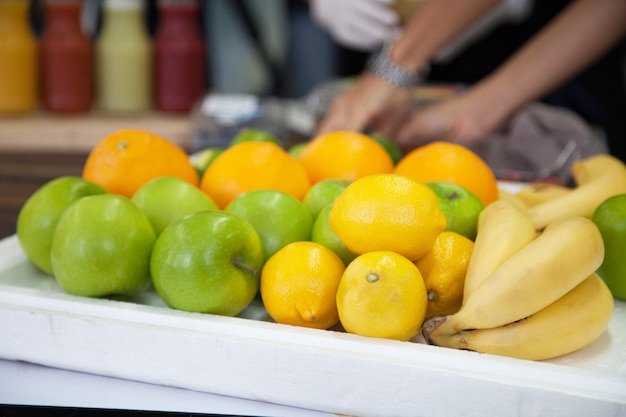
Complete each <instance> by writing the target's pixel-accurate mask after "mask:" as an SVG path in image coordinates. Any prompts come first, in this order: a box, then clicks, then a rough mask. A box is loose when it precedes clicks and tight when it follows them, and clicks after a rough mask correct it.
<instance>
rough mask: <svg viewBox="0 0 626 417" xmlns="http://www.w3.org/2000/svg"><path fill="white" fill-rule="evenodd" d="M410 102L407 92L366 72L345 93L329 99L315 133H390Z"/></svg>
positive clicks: (406, 111) (405, 112)
mask: <svg viewBox="0 0 626 417" xmlns="http://www.w3.org/2000/svg"><path fill="white" fill-rule="evenodd" d="M410 103H411V100H410V92H409V91H408V90H399V89H397V88H395V87H393V86H392V85H390V84H388V83H387V82H386V81H384V80H382V79H381V78H379V77H377V76H375V75H372V74H370V73H367V72H366V73H364V74H363V75H361V76H360V77H359V79H358V81H357V82H356V83H355V84H354V85H353V86H352V87H351V88H350V89H349V90H348V91H346V92H345V93H343V94H342V95H340V96H337V97H336V98H335V99H334V100H333V102H332V104H331V106H330V108H329V109H328V111H327V113H326V116H325V117H324V119H323V120H322V121H321V122H320V124H319V125H318V127H317V132H316V133H317V134H324V133H328V132H332V131H336V130H352V131H361V130H363V129H365V128H367V127H376V128H377V130H379V131H380V132H381V133H385V134H391V133H394V132H395V127H397V126H398V125H399V123H400V121H401V120H403V119H404V118H405V117H406V116H407V114H408V109H410ZM372 125H375V126H372Z"/></svg>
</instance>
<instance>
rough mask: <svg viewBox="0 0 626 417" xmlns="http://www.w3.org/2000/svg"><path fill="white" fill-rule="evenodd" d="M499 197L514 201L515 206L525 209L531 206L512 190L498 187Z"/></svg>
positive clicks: (510, 201)
mask: <svg viewBox="0 0 626 417" xmlns="http://www.w3.org/2000/svg"><path fill="white" fill-rule="evenodd" d="M498 199H499V200H504V201H508V202H509V203H512V204H513V205H514V206H516V207H517V208H520V209H522V210H524V211H526V210H528V209H529V208H530V206H528V204H526V202H525V201H522V200H521V199H520V198H518V197H517V193H512V192H510V191H507V190H503V189H502V188H499V189H498Z"/></svg>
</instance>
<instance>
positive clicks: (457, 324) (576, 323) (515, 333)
mask: <svg viewBox="0 0 626 417" xmlns="http://www.w3.org/2000/svg"><path fill="white" fill-rule="evenodd" d="M494 204H495V203H492V205H490V206H488V207H487V208H485V210H484V211H483V213H482V214H481V217H480V219H479V226H478V234H477V237H476V244H475V246H474V252H473V254H472V259H471V261H470V267H469V268H470V269H469V270H468V276H467V278H466V286H465V288H466V290H467V293H466V294H465V296H464V301H463V304H462V306H461V309H460V310H459V311H458V312H457V313H455V314H453V315H449V316H438V317H434V318H432V319H429V320H427V321H426V322H425V323H424V326H423V328H422V333H423V335H424V338H425V339H426V340H427V341H428V342H429V343H431V344H434V345H438V346H445V347H451V348H457V349H469V350H475V351H478V352H483V353H493V354H499V355H506V356H511V357H516V358H521V359H532V360H541V359H548V358H552V357H555V356H560V355H563V354H566V353H569V352H572V351H574V350H577V349H580V348H582V347H584V346H586V345H588V344H589V343H591V342H593V341H594V340H596V339H597V338H598V337H599V336H600V335H601V334H602V333H603V332H604V330H605V329H606V327H607V326H608V323H609V321H610V319H611V316H612V312H613V297H612V295H611V293H610V291H609V289H608V288H607V287H606V285H605V284H604V281H602V280H601V279H600V278H599V277H598V276H597V275H596V274H595V271H596V269H597V268H598V267H599V266H600V264H601V263H602V261H603V258H604V245H603V241H602V236H601V235H600V232H599V230H598V229H597V227H596V226H595V224H594V223H593V222H592V221H591V220H589V219H587V218H585V217H582V216H571V217H568V218H566V219H563V220H557V221H554V222H552V223H550V224H549V225H548V226H547V227H546V228H545V230H543V232H541V233H540V234H539V235H537V236H536V237H535V234H534V228H532V230H533V234H530V233H529V232H528V231H527V229H529V224H532V222H531V221H530V219H529V218H526V219H524V216H525V214H524V212H523V211H521V210H520V209H519V208H518V207H517V206H516V205H515V204H513V203H511V202H509V201H506V200H499V201H498V205H497V206H494ZM488 209H489V210H488ZM520 213H522V215H520ZM526 217H528V216H526ZM481 242H485V243H481ZM502 248H507V249H502ZM496 249H497V250H496ZM472 268H473V269H472ZM470 270H471V272H472V273H471V274H470V273H469V272H470Z"/></svg>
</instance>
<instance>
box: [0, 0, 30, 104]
mask: <svg viewBox="0 0 626 417" xmlns="http://www.w3.org/2000/svg"><path fill="white" fill-rule="evenodd" d="M28 7H29V2H28V1H27V0H2V1H0V114H16V113H24V112H29V111H33V110H35V108H36V107H37V96H38V88H37V40H36V38H35V35H34V34H33V31H32V29H31V27H30V22H29V20H28Z"/></svg>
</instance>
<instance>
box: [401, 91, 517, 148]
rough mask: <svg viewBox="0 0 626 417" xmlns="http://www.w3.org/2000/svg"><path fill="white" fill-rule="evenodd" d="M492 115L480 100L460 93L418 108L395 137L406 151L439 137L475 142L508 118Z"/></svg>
mask: <svg viewBox="0 0 626 417" xmlns="http://www.w3.org/2000/svg"><path fill="white" fill-rule="evenodd" d="M483 108H484V110H486V111H483ZM492 116H493V113H490V112H489V111H488V110H487V108H486V107H485V106H481V104H480V102H477V100H474V99H473V98H471V97H468V96H459V97H455V98H452V99H449V100H447V101H444V102H441V103H437V104H432V105H429V106H426V107H423V108H420V109H417V110H415V111H414V112H413V114H412V115H411V116H410V117H409V118H408V119H407V121H406V122H405V123H404V125H403V126H402V128H401V129H400V130H399V132H398V134H397V135H396V136H395V138H394V139H395V141H396V143H397V144H398V146H400V148H402V149H403V150H405V151H408V150H410V149H413V148H416V147H418V146H421V145H423V144H425V143H428V142H432V141H435V140H445V141H449V142H455V143H459V144H462V145H471V144H474V143H476V142H479V141H481V140H484V139H485V138H487V137H488V136H489V135H490V134H492V133H493V132H495V131H496V130H497V129H498V128H499V127H500V126H501V125H503V124H504V123H505V122H506V120H504V119H502V118H499V117H492Z"/></svg>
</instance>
